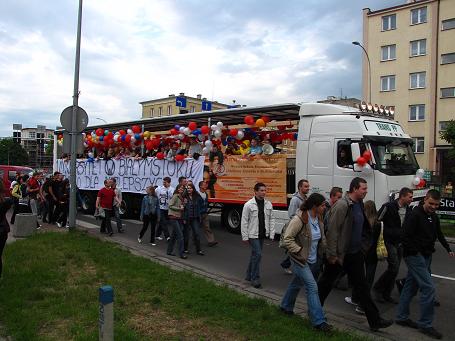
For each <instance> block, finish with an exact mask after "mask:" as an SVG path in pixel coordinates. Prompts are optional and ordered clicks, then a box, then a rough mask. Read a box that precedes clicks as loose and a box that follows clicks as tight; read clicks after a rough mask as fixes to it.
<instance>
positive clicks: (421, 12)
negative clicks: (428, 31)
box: [411, 7, 427, 25]
mask: <svg viewBox="0 0 455 341" xmlns="http://www.w3.org/2000/svg"><path fill="white" fill-rule="evenodd" d="M425 22H427V8H426V7H421V8H416V9H412V10H411V25H417V24H422V23H425Z"/></svg>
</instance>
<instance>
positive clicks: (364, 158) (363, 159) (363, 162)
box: [354, 150, 371, 171]
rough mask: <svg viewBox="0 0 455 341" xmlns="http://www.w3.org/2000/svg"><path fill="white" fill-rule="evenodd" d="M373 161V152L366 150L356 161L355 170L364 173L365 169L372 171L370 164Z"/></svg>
mask: <svg viewBox="0 0 455 341" xmlns="http://www.w3.org/2000/svg"><path fill="white" fill-rule="evenodd" d="M370 160H371V152H370V151H369V150H365V151H364V152H363V154H362V155H361V156H359V157H358V158H357V160H355V165H354V168H355V170H358V171H362V170H364V169H371V166H370V164H369V163H368V162H369V161H370Z"/></svg>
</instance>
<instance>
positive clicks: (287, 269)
mask: <svg viewBox="0 0 455 341" xmlns="http://www.w3.org/2000/svg"><path fill="white" fill-rule="evenodd" d="M283 270H284V272H285V273H287V274H288V275H292V270H291V269H290V268H283Z"/></svg>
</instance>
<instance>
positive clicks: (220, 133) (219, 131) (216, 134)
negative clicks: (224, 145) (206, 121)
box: [213, 129, 223, 137]
mask: <svg viewBox="0 0 455 341" xmlns="http://www.w3.org/2000/svg"><path fill="white" fill-rule="evenodd" d="M222 134H223V133H222V132H221V130H219V129H217V130H215V132H214V133H213V135H215V137H221V135H222Z"/></svg>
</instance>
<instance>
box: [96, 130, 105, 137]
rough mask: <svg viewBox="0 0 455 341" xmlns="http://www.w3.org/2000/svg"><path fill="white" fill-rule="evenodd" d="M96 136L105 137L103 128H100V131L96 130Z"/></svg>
mask: <svg viewBox="0 0 455 341" xmlns="http://www.w3.org/2000/svg"><path fill="white" fill-rule="evenodd" d="M95 134H96V135H97V136H102V135H104V130H103V129H101V128H98V129H96V131H95Z"/></svg>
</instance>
